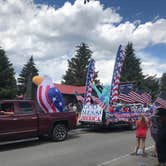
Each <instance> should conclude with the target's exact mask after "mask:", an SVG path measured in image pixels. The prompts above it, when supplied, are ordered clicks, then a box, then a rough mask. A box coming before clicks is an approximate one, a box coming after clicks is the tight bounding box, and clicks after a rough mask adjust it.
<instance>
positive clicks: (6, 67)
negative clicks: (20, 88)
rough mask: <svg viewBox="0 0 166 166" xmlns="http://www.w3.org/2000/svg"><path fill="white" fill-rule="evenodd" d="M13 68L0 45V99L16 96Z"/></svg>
mask: <svg viewBox="0 0 166 166" xmlns="http://www.w3.org/2000/svg"><path fill="white" fill-rule="evenodd" d="M14 74H15V73H14V69H13V66H12V63H10V61H9V59H8V57H7V55H6V52H5V51H4V50H3V49H2V48H1V47H0V99H13V98H15V97H16V80H15V77H14Z"/></svg>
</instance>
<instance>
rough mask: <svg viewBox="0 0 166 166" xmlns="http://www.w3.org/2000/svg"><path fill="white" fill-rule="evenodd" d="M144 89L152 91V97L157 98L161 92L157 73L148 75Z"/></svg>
mask: <svg viewBox="0 0 166 166" xmlns="http://www.w3.org/2000/svg"><path fill="white" fill-rule="evenodd" d="M144 90H145V91H147V92H150V94H151V96H152V99H155V98H156V97H157V95H158V93H159V79H158V78H156V75H154V76H149V75H147V76H146V77H145V79H144Z"/></svg>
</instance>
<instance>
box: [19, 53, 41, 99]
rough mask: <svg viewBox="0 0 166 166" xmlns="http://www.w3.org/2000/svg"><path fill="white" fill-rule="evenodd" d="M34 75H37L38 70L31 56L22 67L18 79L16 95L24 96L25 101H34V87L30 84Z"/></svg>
mask: <svg viewBox="0 0 166 166" xmlns="http://www.w3.org/2000/svg"><path fill="white" fill-rule="evenodd" d="M35 75H38V69H37V68H36V67H35V63H34V60H33V56H31V57H30V59H29V60H28V62H27V64H25V65H24V66H23V69H22V71H21V73H20V75H19V78H18V93H19V95H21V94H22V95H24V96H25V98H26V99H35V96H36V85H35V84H33V83H32V78H33V77H34V76H35Z"/></svg>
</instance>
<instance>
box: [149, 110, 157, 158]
mask: <svg viewBox="0 0 166 166" xmlns="http://www.w3.org/2000/svg"><path fill="white" fill-rule="evenodd" d="M156 114H157V110H156V109H155V110H153V114H152V116H151V117H150V119H149V125H150V133H151V137H152V139H153V141H154V147H155V148H154V154H152V155H153V157H157V151H156V141H157V132H158V124H157V117H156Z"/></svg>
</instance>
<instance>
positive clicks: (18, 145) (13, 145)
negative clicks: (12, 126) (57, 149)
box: [0, 133, 80, 152]
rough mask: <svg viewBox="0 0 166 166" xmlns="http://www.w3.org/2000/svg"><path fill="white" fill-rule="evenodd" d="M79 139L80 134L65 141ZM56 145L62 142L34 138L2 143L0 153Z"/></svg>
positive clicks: (72, 134)
mask: <svg viewBox="0 0 166 166" xmlns="http://www.w3.org/2000/svg"><path fill="white" fill-rule="evenodd" d="M79 137H80V135H79V134H76V133H69V135H68V138H67V139H66V140H65V141H68V140H72V139H78V138H79ZM65 141H64V142H65ZM55 143H57V144H58V143H60V142H55V141H52V140H50V139H49V138H48V137H43V138H42V139H38V138H34V139H27V140H19V141H12V142H2V143H1V144H0V152H3V151H11V150H15V149H22V148H26V147H31V146H40V145H42V144H55Z"/></svg>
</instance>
